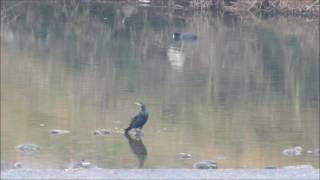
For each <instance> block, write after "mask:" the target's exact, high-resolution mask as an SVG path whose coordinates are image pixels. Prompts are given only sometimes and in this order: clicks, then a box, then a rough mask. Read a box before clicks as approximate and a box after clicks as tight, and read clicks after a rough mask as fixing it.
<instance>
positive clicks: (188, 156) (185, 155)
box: [177, 153, 192, 159]
mask: <svg viewBox="0 0 320 180" xmlns="http://www.w3.org/2000/svg"><path fill="white" fill-rule="evenodd" d="M177 158H178V159H191V158H192V156H191V154H189V153H178V154H177Z"/></svg>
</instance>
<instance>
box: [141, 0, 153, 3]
mask: <svg viewBox="0 0 320 180" xmlns="http://www.w3.org/2000/svg"><path fill="white" fill-rule="evenodd" d="M138 2H139V3H150V2H151V1H150V0H138Z"/></svg>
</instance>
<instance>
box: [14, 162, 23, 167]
mask: <svg viewBox="0 0 320 180" xmlns="http://www.w3.org/2000/svg"><path fill="white" fill-rule="evenodd" d="M13 167H14V168H15V169H19V168H22V164H21V163H20V162H16V163H14V165H13Z"/></svg>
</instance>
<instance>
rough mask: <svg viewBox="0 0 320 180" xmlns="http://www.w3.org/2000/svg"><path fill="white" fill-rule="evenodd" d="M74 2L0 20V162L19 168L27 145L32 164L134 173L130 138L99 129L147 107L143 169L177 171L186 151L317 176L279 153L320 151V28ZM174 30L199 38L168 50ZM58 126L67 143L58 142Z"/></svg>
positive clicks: (17, 11) (41, 5) (309, 159)
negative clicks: (33, 147)
mask: <svg viewBox="0 0 320 180" xmlns="http://www.w3.org/2000/svg"><path fill="white" fill-rule="evenodd" d="M1 2H2V3H3V4H2V5H6V4H7V3H9V4H10V3H13V4H14V2H17V1H1ZM60 2H66V3H67V4H66V5H65V6H64V5H63V4H62V5H61V3H60ZM74 2H77V1H74ZM68 3H71V1H41V2H39V1H25V2H24V3H19V4H18V5H17V6H15V8H13V9H11V10H10V11H8V12H6V13H7V14H3V15H4V16H2V18H3V21H1V159H2V160H4V161H6V162H7V161H13V162H14V161H20V159H19V158H18V159H17V157H18V156H19V154H17V152H16V151H15V150H14V147H15V146H16V145H18V144H26V143H32V144H37V145H39V146H40V147H43V148H42V149H41V151H39V154H36V155H37V156H35V157H34V158H32V160H31V161H36V162H34V164H36V165H40V167H42V166H43V164H46V167H51V168H52V167H59V166H60V165H61V164H64V163H65V160H66V159H82V158H85V159H88V160H90V162H92V163H94V164H98V165H99V166H102V167H104V165H107V168H123V167H128V168H130V167H135V166H133V165H134V164H136V162H135V161H132V159H130V157H131V156H132V154H131V152H130V150H129V148H128V143H127V140H126V139H125V138H123V137H122V136H121V138H118V137H116V136H113V135H110V136H109V135H108V136H101V137H96V136H94V135H93V134H92V130H94V129H97V127H103V128H106V129H115V128H119V127H126V126H127V125H128V123H129V120H128V121H124V119H128V117H131V115H132V114H134V112H135V111H136V109H135V107H133V106H132V102H134V101H135V100H137V99H141V100H142V101H145V102H148V104H150V108H149V111H150V115H151V116H152V121H150V123H148V124H147V126H146V128H144V132H145V133H146V135H145V137H144V141H145V142H148V150H149V152H150V153H151V152H152V157H151V158H148V163H147V164H145V166H144V167H146V166H147V168H155V167H166V168H167V167H181V166H180V165H181V164H179V163H181V162H176V159H175V158H172V157H174V156H175V155H176V154H177V153H179V152H188V153H191V154H192V156H193V160H195V161H196V160H201V159H212V158H213V157H221V156H223V157H226V159H225V160H219V162H218V163H219V166H220V167H221V168H237V167H253V168H256V167H265V166H277V167H278V166H279V167H280V166H285V165H290V164H301V163H304V164H312V165H313V166H315V167H319V165H318V160H319V156H314V155H312V154H307V153H303V154H302V155H301V156H293V157H289V156H284V155H283V154H282V151H283V150H284V149H287V148H289V147H294V146H301V147H302V148H304V149H305V150H306V152H308V151H311V150H312V151H313V150H314V149H317V148H319V102H318V100H319V76H318V75H319V59H318V54H319V42H318V41H316V40H317V39H319V29H318V26H316V27H314V25H313V24H311V23H306V22H304V21H303V19H300V18H294V19H290V18H289V19H287V18H274V19H257V20H254V21H245V18H243V19H241V20H240V19H229V20H228V19H226V18H225V17H221V16H212V15H211V14H210V13H206V12H203V13H192V12H190V13H186V12H184V11H179V12H176V11H174V10H173V9H171V10H167V9H161V8H160V9H156V10H155V9H154V7H148V8H145V7H139V6H135V7H122V6H124V4H121V3H116V4H108V3H93V2H92V3H89V4H88V5H86V6H82V5H79V6H78V8H73V6H72V5H69V4H68ZM130 6H131V5H130ZM132 8H133V9H135V10H133V9H132ZM126 9H127V10H126ZM168 13H169V14H168ZM124 17H125V21H124V22H123V19H124ZM226 20H228V21H226ZM176 31H178V32H194V33H195V34H197V35H199V39H198V40H197V41H195V42H194V43H182V42H176V41H173V40H172V33H173V32H176ZM176 72H179V73H176ZM39 124H45V126H44V127H40V126H39ZM55 128H59V129H67V130H70V132H71V133H70V134H68V135H67V136H63V137H62V136H59V137H52V136H51V135H50V134H49V133H48V131H50V130H51V129H55ZM164 128H167V129H166V130H165V131H164V130H163V131H162V129H164ZM84 129H87V130H84ZM160 130H161V131H160ZM129 144H130V143H129ZM88 147H93V148H88ZM163 147H167V148H163ZM127 157H128V158H127ZM27 160H28V161H29V159H27ZM23 163H24V162H23ZM185 163H186V164H184V165H185V166H183V167H192V162H189V161H188V162H185Z"/></svg>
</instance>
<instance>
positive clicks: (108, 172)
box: [1, 168, 319, 180]
mask: <svg viewBox="0 0 320 180" xmlns="http://www.w3.org/2000/svg"><path fill="white" fill-rule="evenodd" d="M1 179H170V180H174V179H231V180H232V179H237V180H239V179H271V180H272V179H299V180H301V179H319V169H313V168H279V169H210V170H201V169H102V168H91V169H78V170H74V171H65V170H61V169H27V168H21V169H8V170H4V171H1Z"/></svg>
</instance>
